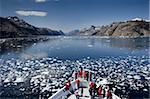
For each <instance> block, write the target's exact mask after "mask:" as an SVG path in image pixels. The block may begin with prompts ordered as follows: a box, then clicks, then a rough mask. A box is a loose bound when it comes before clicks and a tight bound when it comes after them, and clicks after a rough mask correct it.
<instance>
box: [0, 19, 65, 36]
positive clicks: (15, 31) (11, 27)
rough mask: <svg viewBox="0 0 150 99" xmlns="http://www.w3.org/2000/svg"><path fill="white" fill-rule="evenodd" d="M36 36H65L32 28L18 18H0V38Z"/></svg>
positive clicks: (48, 30) (43, 29)
mask: <svg viewBox="0 0 150 99" xmlns="http://www.w3.org/2000/svg"><path fill="white" fill-rule="evenodd" d="M34 35H64V33H63V32H61V31H54V30H51V29H47V28H38V27H35V26H32V25H30V24H28V23H26V22H25V21H24V20H22V19H19V18H18V17H6V18H2V17H0V38H12V37H28V36H34Z"/></svg>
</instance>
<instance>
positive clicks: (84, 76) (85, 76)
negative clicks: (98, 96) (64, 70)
mask: <svg viewBox="0 0 150 99" xmlns="http://www.w3.org/2000/svg"><path fill="white" fill-rule="evenodd" d="M86 74H87V73H86V71H84V79H86V77H87V75H86Z"/></svg>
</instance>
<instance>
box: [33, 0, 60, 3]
mask: <svg viewBox="0 0 150 99" xmlns="http://www.w3.org/2000/svg"><path fill="white" fill-rule="evenodd" d="M47 1H54V2H58V1H59V0H35V2H36V3H42V2H47Z"/></svg>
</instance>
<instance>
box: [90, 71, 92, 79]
mask: <svg viewBox="0 0 150 99" xmlns="http://www.w3.org/2000/svg"><path fill="white" fill-rule="evenodd" d="M91 80H92V72H90V81H91Z"/></svg>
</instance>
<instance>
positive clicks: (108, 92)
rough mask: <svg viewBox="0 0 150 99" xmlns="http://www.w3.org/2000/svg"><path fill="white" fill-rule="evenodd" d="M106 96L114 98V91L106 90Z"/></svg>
mask: <svg viewBox="0 0 150 99" xmlns="http://www.w3.org/2000/svg"><path fill="white" fill-rule="evenodd" d="M106 97H107V99H112V93H111V92H110V90H108V91H107V92H106Z"/></svg>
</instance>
